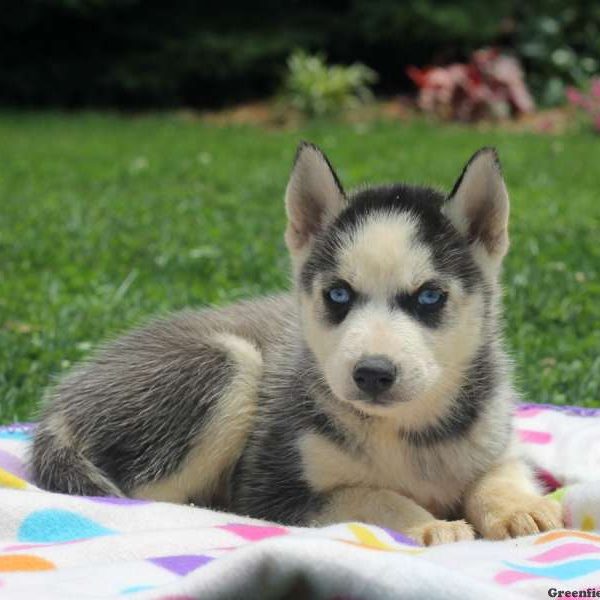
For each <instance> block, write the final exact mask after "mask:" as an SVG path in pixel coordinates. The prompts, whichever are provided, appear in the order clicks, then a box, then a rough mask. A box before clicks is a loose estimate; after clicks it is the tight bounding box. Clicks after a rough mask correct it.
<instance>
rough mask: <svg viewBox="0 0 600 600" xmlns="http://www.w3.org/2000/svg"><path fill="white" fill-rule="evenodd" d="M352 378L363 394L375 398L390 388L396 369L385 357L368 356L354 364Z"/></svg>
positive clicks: (394, 379)
mask: <svg viewBox="0 0 600 600" xmlns="http://www.w3.org/2000/svg"><path fill="white" fill-rule="evenodd" d="M352 377H353V378H354V382H355V383H356V385H357V386H358V387H359V388H360V389H361V390H362V391H363V392H366V393H367V394H370V395H372V396H375V395H377V394H380V393H381V392H385V391H386V390H389V389H390V388H391V387H392V385H393V384H394V381H396V367H395V366H394V364H393V363H392V362H391V361H390V360H388V359H387V358H386V357H385V356H369V357H367V358H363V359H361V360H359V361H358V362H357V363H356V366H355V367H354V372H353V373H352Z"/></svg>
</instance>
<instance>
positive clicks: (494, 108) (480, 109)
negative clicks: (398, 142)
mask: <svg viewBox="0 0 600 600" xmlns="http://www.w3.org/2000/svg"><path fill="white" fill-rule="evenodd" d="M407 74H408V76H409V77H410V78H411V79H412V80H413V81H414V83H415V84H416V85H417V87H418V88H419V98H418V105H419V108H421V110H423V111H425V112H427V113H433V114H436V115H438V116H440V117H442V118H444V119H452V120H458V121H477V120H480V119H484V118H496V119H497V118H506V117H510V116H517V115H520V114H522V113H529V112H532V111H533V110H534V108H535V105H534V102H533V99H532V97H531V95H530V93H529V91H528V89H527V86H526V84H525V81H524V79H523V71H522V69H521V67H520V64H519V62H518V60H517V59H516V58H514V57H511V56H507V55H505V54H502V53H501V52H500V51H499V50H498V49H496V48H485V49H481V50H477V51H476V52H474V53H473V55H472V56H471V58H470V60H469V62H468V63H455V64H451V65H448V66H446V67H426V68H424V69H418V68H417V67H408V69H407Z"/></svg>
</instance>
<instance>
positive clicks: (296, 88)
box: [284, 50, 377, 116]
mask: <svg viewBox="0 0 600 600" xmlns="http://www.w3.org/2000/svg"><path fill="white" fill-rule="evenodd" d="M376 80H377V74H376V73H375V71H373V70H372V69H369V68H368V67H366V66H365V65H362V64H358V63H355V64H353V65H349V66H342V65H331V66H329V65H327V63H326V61H325V57H324V55H322V54H315V55H309V54H307V53H306V52H304V51H302V50H297V51H296V52H294V53H293V54H292V55H291V56H290V57H289V59H288V73H287V76H286V78H285V84H284V94H285V96H286V97H287V98H288V99H289V101H290V102H291V104H292V105H293V106H294V107H295V108H297V109H298V110H300V111H301V112H303V113H304V114H306V115H308V116H323V115H334V114H336V113H339V112H342V111H344V110H347V109H349V108H354V107H356V106H357V105H359V104H361V103H365V102H367V101H369V100H371V99H372V93H371V90H370V88H369V85H371V84H373V83H374V82H375V81H376Z"/></svg>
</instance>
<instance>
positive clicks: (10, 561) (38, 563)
mask: <svg viewBox="0 0 600 600" xmlns="http://www.w3.org/2000/svg"><path fill="white" fill-rule="evenodd" d="M53 569H56V566H55V565H54V563H51V562H50V561H49V560H46V559H45V558H40V557H39V556H33V555H31V554H5V555H4V556H0V573H1V572H9V571H51V570H53Z"/></svg>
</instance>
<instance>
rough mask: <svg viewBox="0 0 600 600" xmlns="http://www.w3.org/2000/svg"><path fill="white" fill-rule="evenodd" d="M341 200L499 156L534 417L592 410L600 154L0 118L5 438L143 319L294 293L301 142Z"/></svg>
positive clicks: (415, 133) (527, 140) (470, 141)
mask: <svg viewBox="0 0 600 600" xmlns="http://www.w3.org/2000/svg"><path fill="white" fill-rule="evenodd" d="M301 137H303V138H306V139H310V140H312V141H315V142H317V143H319V144H320V145H321V146H322V147H323V148H324V150H325V151H326V152H327V153H328V154H329V156H330V158H331V159H332V161H333V162H334V164H335V165H336V166H337V167H338V171H339V174H340V176H341V178H342V180H343V181H344V182H345V183H346V185H348V186H349V185H356V184H360V183H363V182H368V181H370V182H379V181H390V180H399V179H405V180H408V181H411V182H426V183H429V184H434V185H439V186H443V187H444V188H449V186H451V185H452V183H453V181H454V179H455V178H456V176H457V175H458V173H459V171H460V169H461V167H462V164H463V163H464V162H465V161H466V160H467V158H468V157H469V156H470V154H471V153H472V152H473V151H474V150H475V149H477V148H478V147H479V146H482V145H490V144H492V145H495V146H497V147H498V149H499V151H500V155H501V158H502V160H503V163H504V169H505V173H506V178H507V182H508V186H509V191H510V192H511V196H512V202H513V205H512V206H513V209H512V249H511V253H510V255H509V257H508V259H507V265H506V270H505V284H506V285H505V289H506V295H505V305H506V309H507V310H506V325H507V337H508V341H509V344H510V347H511V349H512V354H513V356H514V359H515V362H516V365H517V375H518V380H519V385H520V387H521V389H522V390H523V392H524V394H525V397H526V398H527V400H530V401H537V402H553V403H575V404H583V405H588V406H600V393H599V383H600V358H599V349H600V339H599V333H598V327H597V326H598V323H600V294H599V291H600V286H599V283H598V279H597V277H598V266H599V264H600V238H599V234H598V231H599V216H600V140H599V139H598V138H597V137H596V138H594V137H593V136H592V135H591V134H589V135H585V134H579V135H566V136H563V137H544V136H535V135H532V134H525V133H522V134H521V133H508V132H501V131H493V132H477V131H474V130H470V129H465V128H461V127H457V126H452V127H440V126H432V125H428V124H426V123H422V122H415V123H411V124H408V125H407V124H401V123H398V124H395V123H389V122H388V123H374V124H370V125H361V126H360V127H359V128H357V127H356V126H353V125H344V124H339V123H331V122H328V123H327V122H323V123H315V124H313V125H310V126H308V127H307V128H305V129H303V130H302V131H276V132H273V131H264V130H259V129H254V128H251V127H227V128H224V127H222V128H219V127H217V126H209V125H205V124H201V123H199V122H193V121H192V122H190V121H189V120H188V121H185V120H182V119H179V118H176V117H169V116H160V115H157V116H148V117H138V118H124V117H119V116H110V115H104V116H102V115H93V114H90V115H86V114H83V115H76V116H64V115H59V114H19V115H16V114H0V140H1V143H0V422H10V421H13V420H16V419H27V418H31V417H32V415H33V411H34V409H35V406H36V404H37V402H38V401H39V399H40V397H41V396H42V392H43V390H44V388H45V386H46V385H47V384H48V383H49V382H50V381H51V379H52V376H54V375H57V374H59V373H61V372H63V371H65V370H66V369H68V368H69V366H70V365H72V364H73V362H75V361H76V360H78V359H80V358H82V357H83V356H85V355H86V354H88V352H89V351H90V349H91V348H92V347H93V346H95V345H96V344H97V343H98V342H99V341H100V340H102V339H104V338H105V337H106V336H110V335H114V334H115V333H117V332H118V331H120V330H122V329H123V328H125V327H128V326H130V325H132V324H134V323H136V322H138V321H140V320H141V319H143V318H144V317H147V316H148V315H151V314H153V313H157V312H162V311H167V310H170V309H177V308H180V307H183V306H186V305H190V304H192V305H201V304H205V303H224V302H227V301H230V300H235V299H237V298H241V297H245V296H251V295H255V294H260V293H263V292H270V291H273V290H278V289H281V288H283V287H284V286H285V285H286V283H287V257H286V253H285V250H284V245H283V241H282V232H283V225H284V212H283V206H282V197H283V191H284V189H285V184H286V178H287V175H288V171H289V167H290V163H291V160H292V156H293V153H294V149H295V145H296V143H297V141H298V139H299V138H301Z"/></svg>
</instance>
